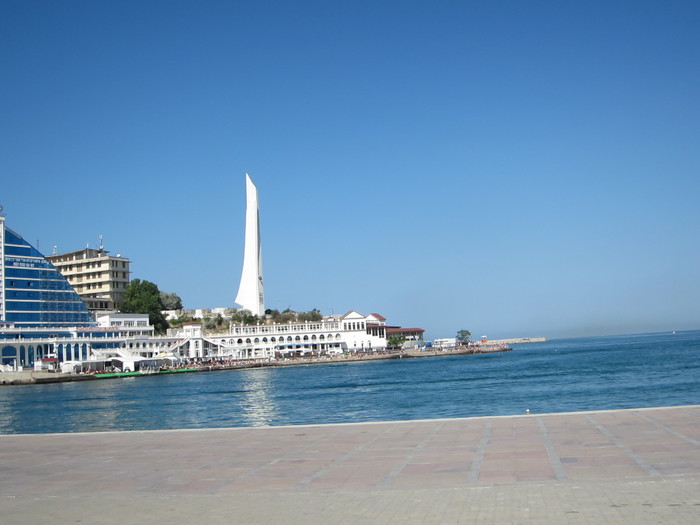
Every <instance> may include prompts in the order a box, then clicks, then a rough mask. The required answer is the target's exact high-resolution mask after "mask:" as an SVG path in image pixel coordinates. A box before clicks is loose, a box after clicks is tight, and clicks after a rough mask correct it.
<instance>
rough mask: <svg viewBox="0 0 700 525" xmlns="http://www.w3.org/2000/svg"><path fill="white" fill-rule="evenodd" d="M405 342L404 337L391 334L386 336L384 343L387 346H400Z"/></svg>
mask: <svg viewBox="0 0 700 525" xmlns="http://www.w3.org/2000/svg"><path fill="white" fill-rule="evenodd" d="M405 342H406V338H405V337H404V336H403V335H399V334H392V335H390V336H389V337H387V338H386V345H387V346H388V347H389V348H401V347H402V346H403V344H404V343H405Z"/></svg>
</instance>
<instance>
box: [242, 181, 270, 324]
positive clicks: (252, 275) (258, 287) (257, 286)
mask: <svg viewBox="0 0 700 525" xmlns="http://www.w3.org/2000/svg"><path fill="white" fill-rule="evenodd" d="M245 181H246V184H245V193H246V212H245V244H244V252H243V271H242V272H241V284H240V286H239V287H238V295H236V304H238V305H239V306H240V307H241V308H244V309H246V310H250V312H251V313H253V314H255V315H259V316H263V315H265V294H264V293H263V277H262V252H261V250H260V211H259V209H258V189H257V188H256V187H255V184H253V181H252V180H251V178H250V175H248V174H247V173H246V174H245Z"/></svg>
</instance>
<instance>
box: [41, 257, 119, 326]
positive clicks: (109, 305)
mask: <svg viewBox="0 0 700 525" xmlns="http://www.w3.org/2000/svg"><path fill="white" fill-rule="evenodd" d="M46 260H47V261H50V262H51V264H53V265H54V266H55V267H56V269H57V270H58V271H59V272H61V274H62V275H63V276H64V277H65V278H66V279H68V282H69V283H70V284H71V286H72V287H73V289H74V290H75V291H76V293H77V294H78V295H80V297H81V299H82V300H83V301H84V302H85V305H86V306H87V307H88V309H89V310H90V311H91V312H93V313H94V312H98V313H99V312H100V311H102V312H104V311H113V310H114V309H115V308H116V307H117V306H118V305H119V303H121V301H122V298H123V296H124V292H125V291H126V289H127V287H128V286H129V282H130V278H129V274H130V270H129V265H130V264H131V261H129V259H127V258H126V257H122V256H121V255H117V256H116V257H114V256H111V255H109V252H108V251H107V250H104V249H103V248H102V247H100V248H98V249H93V248H85V249H83V250H78V251H76V252H70V253H64V254H60V255H48V256H46Z"/></svg>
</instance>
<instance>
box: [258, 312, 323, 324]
mask: <svg viewBox="0 0 700 525" xmlns="http://www.w3.org/2000/svg"><path fill="white" fill-rule="evenodd" d="M265 314H266V315H268V316H269V318H270V321H272V322H273V323H278V324H279V323H289V322H290V321H291V322H292V323H303V322H304V321H309V322H315V321H321V320H322V319H323V315H322V314H321V311H320V310H319V309H318V308H314V309H313V310H311V311H309V312H294V311H293V310H290V309H289V308H287V309H286V310H285V311H283V312H281V313H280V311H279V310H265Z"/></svg>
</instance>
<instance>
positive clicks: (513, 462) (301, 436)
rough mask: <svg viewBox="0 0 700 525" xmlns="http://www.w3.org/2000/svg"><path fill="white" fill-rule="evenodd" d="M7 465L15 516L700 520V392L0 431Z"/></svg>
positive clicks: (0, 456)
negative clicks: (597, 402) (170, 426)
mask: <svg viewBox="0 0 700 525" xmlns="http://www.w3.org/2000/svg"><path fill="white" fill-rule="evenodd" d="M155 409H157V407H156V406H155V405H154V410H155ZM0 471H1V472H2V474H3V475H2V476H1V477H0V516H1V519H2V523H4V524H6V525H9V524H20V523H22V524H25V523H42V522H47V523H94V524H100V523H103V524H112V523H114V524H117V523H118V524H120V525H127V524H131V523H156V522H158V523H161V522H163V523H168V524H169V525H175V524H185V523H186V524H192V523H246V524H251V523H276V524H304V525H314V524H328V523H332V524H334V525H339V524H352V523H382V524H384V523H396V524H399V523H412V524H413V523H421V524H433V523H436V524H437V523H441V524H443V523H444V524H452V523H455V524H459V523H484V524H492V523H544V524H563V523H572V524H578V523H581V524H594V523H595V524H600V523H610V524H622V523H634V524H639V523H674V524H685V523H687V524H691V523H692V524H695V523H698V522H700V406H698V405H693V406H684V407H668V408H649V409H636V410H612V411H599V412H581V413H566V414H529V415H522V416H503V417H480V418H466V419H436V420H421V421H405V422H380V423H358V424H333V425H313V426H287V427H265V428H231V429H206V430H170V431H143V432H141V431H139V432H107V433H85V434H32V435H0Z"/></svg>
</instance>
